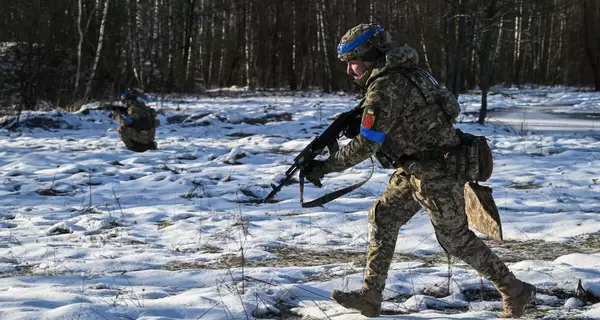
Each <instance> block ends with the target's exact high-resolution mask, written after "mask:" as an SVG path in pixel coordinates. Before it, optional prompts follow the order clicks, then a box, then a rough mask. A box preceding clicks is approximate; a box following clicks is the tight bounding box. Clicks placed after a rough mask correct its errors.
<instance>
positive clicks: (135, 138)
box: [117, 126, 157, 152]
mask: <svg viewBox="0 0 600 320" xmlns="http://www.w3.org/2000/svg"><path fill="white" fill-rule="evenodd" d="M117 132H118V134H119V137H120V138H121V140H122V141H123V143H125V147H127V149H129V150H132V151H136V152H144V151H146V150H156V147H157V145H156V142H155V141H154V138H155V136H156V128H154V129H149V130H136V129H133V128H130V127H125V126H120V127H119V128H118V129H117Z"/></svg>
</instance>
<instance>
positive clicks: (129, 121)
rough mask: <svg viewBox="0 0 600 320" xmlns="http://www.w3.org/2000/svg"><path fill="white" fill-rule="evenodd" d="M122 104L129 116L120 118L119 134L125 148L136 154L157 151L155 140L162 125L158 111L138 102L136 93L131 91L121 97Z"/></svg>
mask: <svg viewBox="0 0 600 320" xmlns="http://www.w3.org/2000/svg"><path fill="white" fill-rule="evenodd" d="M121 102H122V103H123V104H124V105H125V107H126V108H127V115H126V116H125V117H123V116H120V117H118V119H119V128H118V129H117V132H118V133H119V137H120V138H121V140H122V141H123V142H124V143H125V147H127V149H129V150H132V151H135V152H144V151H146V150H156V148H157V145H156V141H154V138H155V136H156V128H157V127H158V126H159V125H160V121H159V120H158V119H156V111H154V109H152V108H150V107H148V106H146V104H145V103H143V102H142V101H140V100H138V96H137V94H136V92H133V91H130V90H128V91H126V92H125V93H123V94H122V95H121ZM117 116H118V115H117Z"/></svg>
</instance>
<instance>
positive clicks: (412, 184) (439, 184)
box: [364, 169, 512, 292]
mask: <svg viewBox="0 0 600 320" xmlns="http://www.w3.org/2000/svg"><path fill="white" fill-rule="evenodd" d="M464 185H465V181H460V180H456V179H451V178H447V177H438V178H436V179H427V180H420V179H418V178H417V177H415V175H409V174H406V173H405V172H403V171H402V169H399V170H397V171H396V172H395V173H394V175H393V176H392V178H391V179H390V183H389V185H388V186H387V188H386V189H385V191H384V193H383V195H382V196H381V197H380V198H379V199H378V200H377V201H375V203H373V205H372V206H371V208H370V210H369V253H368V256H367V267H366V272H365V279H364V282H365V286H366V287H368V288H374V289H376V290H378V291H380V292H383V289H384V287H385V281H386V279H387V276H388V269H389V267H390V264H391V262H392V258H393V255H394V249H395V247H396V241H397V239H398V231H399V229H400V227H401V226H402V225H404V224H405V223H407V222H408V220H410V218H412V217H413V216H414V215H415V214H416V213H417V212H418V211H419V210H420V209H421V208H423V209H424V210H425V211H427V213H428V214H429V217H430V219H431V223H432V224H433V227H434V230H435V234H436V236H437V239H438V242H439V243H440V245H441V246H442V248H443V249H444V250H445V251H446V252H447V253H449V254H451V255H452V256H455V257H457V258H459V259H461V260H462V261H464V262H466V263H467V264H469V265H470V266H471V267H473V268H474V269H475V270H476V271H477V272H478V273H479V274H481V275H482V276H484V277H485V278H487V279H489V280H490V281H491V282H492V283H494V285H496V287H498V286H499V285H500V284H502V283H504V282H506V281H508V279H509V278H510V276H512V273H511V272H510V271H509V270H508V268H507V267H506V265H505V264H504V263H503V262H502V261H501V260H500V258H498V256H497V255H496V254H494V253H493V252H492V251H491V250H490V248H489V247H488V246H487V245H486V244H485V243H484V242H483V241H482V240H481V239H479V238H478V237H477V236H476V235H475V234H474V233H473V232H472V231H471V230H469V228H468V222H467V216H466V213H465V199H464Z"/></svg>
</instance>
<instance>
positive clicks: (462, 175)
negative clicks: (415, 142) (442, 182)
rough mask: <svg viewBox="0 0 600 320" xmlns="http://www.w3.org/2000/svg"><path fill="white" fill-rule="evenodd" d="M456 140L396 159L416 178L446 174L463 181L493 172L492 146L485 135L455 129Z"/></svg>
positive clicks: (399, 164)
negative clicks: (445, 146)
mask: <svg viewBox="0 0 600 320" xmlns="http://www.w3.org/2000/svg"><path fill="white" fill-rule="evenodd" d="M456 131H457V134H458V135H459V137H460V144H459V145H457V146H455V147H450V148H439V149H433V150H423V151H419V152H416V153H414V154H411V155H404V156H402V157H400V159H399V161H397V162H396V167H402V168H403V169H405V170H406V171H407V172H408V173H410V174H414V175H415V176H417V178H420V179H422V178H439V177H441V176H446V177H448V176H450V177H454V178H455V179H458V180H465V181H487V180H488V179H489V178H490V177H491V176H492V172H493V166H494V163H493V158H492V150H491V149H490V147H489V145H488V143H487V139H486V138H485V137H483V136H476V135H473V134H470V133H464V132H462V131H460V130H459V129H456Z"/></svg>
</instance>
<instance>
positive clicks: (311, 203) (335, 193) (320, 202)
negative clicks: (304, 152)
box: [300, 158, 375, 208]
mask: <svg viewBox="0 0 600 320" xmlns="http://www.w3.org/2000/svg"><path fill="white" fill-rule="evenodd" d="M369 159H370V160H371V172H370V173H369V176H368V177H367V178H366V179H365V180H364V181H361V182H359V183H355V184H353V185H351V186H349V187H345V188H342V189H339V190H336V191H333V192H330V193H328V194H326V195H324V196H322V197H319V198H317V199H314V200H311V201H308V202H304V172H302V171H300V204H301V205H302V208H313V207H318V206H322V205H324V204H326V203H327V202H330V201H332V200H335V199H337V198H339V197H341V196H343V195H345V194H347V193H350V192H352V191H354V190H356V189H358V188H360V186H362V185H363V184H365V183H366V182H367V181H369V179H371V177H372V176H373V171H375V164H374V163H373V158H369Z"/></svg>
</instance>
